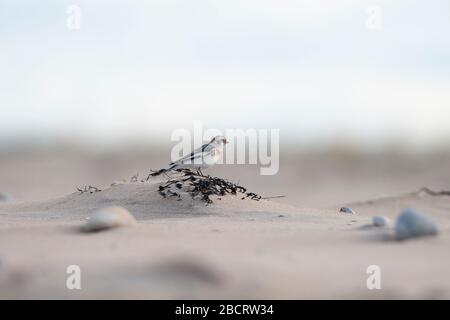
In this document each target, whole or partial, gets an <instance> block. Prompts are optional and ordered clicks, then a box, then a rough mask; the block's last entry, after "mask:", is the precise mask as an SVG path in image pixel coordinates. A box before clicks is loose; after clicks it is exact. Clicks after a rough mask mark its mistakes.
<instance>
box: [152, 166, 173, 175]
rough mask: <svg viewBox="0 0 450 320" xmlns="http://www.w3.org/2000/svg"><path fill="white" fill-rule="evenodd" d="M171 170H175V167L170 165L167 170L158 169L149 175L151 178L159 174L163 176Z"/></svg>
mask: <svg viewBox="0 0 450 320" xmlns="http://www.w3.org/2000/svg"><path fill="white" fill-rule="evenodd" d="M173 168H175V165H172V166H170V167H169V168H167V169H160V170H158V171H155V172H153V173H151V174H150V175H151V176H152V177H156V176H159V175H160V174H163V173H165V172H167V171H170V170H172V169H173Z"/></svg>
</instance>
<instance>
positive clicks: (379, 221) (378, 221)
mask: <svg viewBox="0 0 450 320" xmlns="http://www.w3.org/2000/svg"><path fill="white" fill-rule="evenodd" d="M389 223H390V220H389V218H386V217H384V216H373V217H372V224H373V225H374V226H376V227H385V226H388V225H389Z"/></svg>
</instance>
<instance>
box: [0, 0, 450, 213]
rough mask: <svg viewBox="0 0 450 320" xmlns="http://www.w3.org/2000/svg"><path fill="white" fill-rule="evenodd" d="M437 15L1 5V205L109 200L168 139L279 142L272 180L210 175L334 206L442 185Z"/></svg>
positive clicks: (361, 8)
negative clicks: (105, 194) (260, 131)
mask: <svg viewBox="0 0 450 320" xmlns="http://www.w3.org/2000/svg"><path fill="white" fill-rule="evenodd" d="M449 14H450V2H448V1H446V0H442V1H440V0H431V1H426V2H425V1H418V0H417V1H415V0H398V1H387V0H386V1H383V0H379V1H365V0H354V1H353V0H342V1H331V0H330V1H313V0H306V1H305V0H284V1H275V0H228V1H218V0H196V1H183V0H152V1H145V2H144V1H137V0H130V1H111V0H108V1H106V0H105V1H100V0H99V1H95V2H92V1H87V0H84V1H82V0H78V1H76V0H72V1H60V0H58V1H56V0H54V1H51V0H46V1H32V0H27V1H23V0H2V1H1V2H0V39H1V41H0V193H4V194H8V195H10V199H12V201H34V200H42V199H46V198H50V197H56V196H62V195H65V194H67V193H71V192H73V191H75V187H76V186H81V185H85V184H93V185H98V186H100V187H106V186H108V185H109V184H110V183H111V182H113V181H115V180H119V179H123V178H125V179H129V178H130V177H131V176H132V175H134V174H136V173H138V172H139V173H140V174H141V177H143V176H145V174H146V173H147V172H148V171H149V170H150V169H156V168H160V167H162V166H165V165H166V163H167V162H168V161H169V160H170V150H171V147H172V146H173V145H174V142H172V141H171V139H170V138H171V133H172V132H173V131H174V130H176V129H180V128H185V129H187V130H192V128H193V123H194V121H195V120H200V121H202V122H203V125H204V127H205V128H217V129H221V130H225V129H227V128H231V129H233V128H240V129H244V130H245V129H249V128H264V129H280V142H281V146H280V157H281V159H280V171H279V174H277V175H275V176H260V175H259V169H258V167H257V166H255V165H230V166H218V167H215V168H213V169H211V174H218V175H222V176H224V177H226V178H229V179H231V180H235V181H237V180H239V181H240V183H241V184H243V185H246V186H249V187H251V188H253V190H252V191H255V192H258V193H261V194H263V195H267V196H271V195H285V196H286V198H283V199H280V201H283V202H286V203H292V204H295V205H302V206H316V207H317V206H330V205H334V204H337V203H344V202H350V201H356V200H364V199H368V198H373V197H381V196H385V195H388V194H392V193H401V192H408V191H414V190H416V189H418V188H420V187H422V186H425V185H426V186H429V187H431V188H447V189H449V188H450V186H449V185H450V166H449V164H450V162H449V160H450V152H449V148H448V146H449V143H450V90H449V89H450V59H449V57H450V42H449V41H448V39H450V19H449Z"/></svg>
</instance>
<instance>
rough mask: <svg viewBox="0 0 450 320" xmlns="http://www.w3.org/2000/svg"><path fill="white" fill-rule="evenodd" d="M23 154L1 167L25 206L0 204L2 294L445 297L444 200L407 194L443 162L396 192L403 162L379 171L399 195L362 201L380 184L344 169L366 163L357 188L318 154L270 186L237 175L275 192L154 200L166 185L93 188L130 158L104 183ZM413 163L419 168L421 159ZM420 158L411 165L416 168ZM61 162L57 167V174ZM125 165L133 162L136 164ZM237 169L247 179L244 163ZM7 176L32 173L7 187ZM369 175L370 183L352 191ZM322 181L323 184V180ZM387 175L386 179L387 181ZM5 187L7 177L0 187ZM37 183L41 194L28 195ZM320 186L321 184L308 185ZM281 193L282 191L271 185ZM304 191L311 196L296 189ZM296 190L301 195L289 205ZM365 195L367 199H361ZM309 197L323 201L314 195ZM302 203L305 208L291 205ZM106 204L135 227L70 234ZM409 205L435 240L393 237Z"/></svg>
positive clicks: (449, 236)
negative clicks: (377, 282)
mask: <svg viewBox="0 0 450 320" xmlns="http://www.w3.org/2000/svg"><path fill="white" fill-rule="evenodd" d="M61 157H68V156H67V155H60V156H56V155H53V156H52V159H62V158H61ZM68 158H70V157H68ZM72 158H73V157H72ZM136 158H137V159H139V158H140V159H146V157H139V156H136ZM32 159H33V156H32V155H30V158H29V159H28V161H23V162H22V163H21V162H19V161H8V162H7V161H4V162H3V163H2V166H1V170H0V172H1V174H2V181H3V184H2V185H1V187H2V191H3V190H6V191H9V193H10V194H14V191H15V190H21V191H22V193H20V192H18V193H17V194H19V195H20V194H21V195H22V196H23V197H24V198H26V199H25V200H14V199H13V200H12V201H10V202H9V203H6V202H2V203H1V204H0V298H2V299H10V298H18V299H31V298H37V299H53V298H56V299H82V298H87V299H94V298H96V299H175V298H184V299H209V298H212V299H219V298H224V299H245V298H247V299H311V298H318V299H327V298H331V299H355V298H356V299H359V298H361V299H404V298H406V299H409V298H419V299H448V298H450V283H449V282H448V281H447V279H449V278H450V253H449V250H448V248H449V247H450V232H449V231H450V214H449V212H450V211H449V209H450V197H449V196H436V195H430V194H429V193H427V192H424V191H417V190H419V189H420V187H422V186H424V185H425V184H426V183H427V181H434V182H435V184H434V185H431V187H436V188H439V187H441V186H442V185H443V184H444V182H445V181H444V180H445V178H446V175H448V174H449V172H448V171H446V168H445V167H437V166H435V167H434V168H433V170H430V171H426V170H423V171H418V172H419V173H418V174H417V175H416V177H415V179H417V180H420V179H421V181H423V183H424V184H423V185H422V184H419V183H417V185H411V184H410V187H409V189H410V190H403V189H402V188H403V186H404V185H405V184H408V183H410V181H411V179H412V178H411V176H409V174H408V168H404V171H402V170H396V173H397V176H395V177H390V178H388V177H386V176H384V179H388V181H389V185H390V186H391V188H394V187H395V188H397V189H396V192H390V191H389V192H386V191H385V190H379V189H378V192H379V193H378V194H379V196H374V197H372V198H371V197H369V196H370V195H371V194H374V193H376V191H374V190H376V188H375V185H376V183H374V184H375V185H372V184H371V181H375V182H377V181H378V183H379V182H380V181H382V180H381V177H380V176H377V172H374V171H373V168H374V167H376V166H375V164H374V163H371V161H368V160H361V159H359V160H358V159H356V160H354V161H353V164H354V166H353V167H354V168H358V167H361V168H363V167H364V166H366V168H368V169H367V172H365V176H364V177H362V178H361V179H360V180H357V179H356V180H354V182H353V183H352V184H345V180H347V179H349V178H348V174H347V170H350V168H346V169H342V168H341V169H342V170H336V166H338V165H336V163H340V162H339V161H340V160H339V159H338V158H336V159H335V160H336V161H335V162H334V163H335V165H334V166H331V167H330V166H329V165H328V163H329V162H330V160H329V157H320V159H328V160H321V161H318V160H317V159H316V161H307V160H305V159H304V158H301V157H298V158H292V157H291V158H289V161H291V162H296V161H303V165H304V166H303V167H302V169H297V172H296V171H295V169H294V166H288V165H286V166H285V167H284V168H283V169H284V170H290V171H289V172H283V170H281V172H280V175H281V177H282V178H281V180H273V181H272V183H271V184H269V183H267V184H266V185H265V186H263V185H262V184H260V183H259V182H260V181H258V179H263V178H261V177H256V178H255V180H252V179H251V177H249V175H250V174H248V173H247V174H241V178H240V184H241V185H246V186H247V185H250V186H252V187H253V189H254V190H252V191H255V192H257V193H260V194H264V195H276V194H285V195H286V194H287V196H286V197H285V198H281V199H273V200H261V201H254V200H250V199H245V200H242V199H241V198H240V197H238V196H226V197H223V198H221V199H220V200H218V199H215V200H214V203H213V204H211V205H205V203H204V202H201V201H198V200H195V201H194V200H192V199H189V198H184V199H183V200H182V201H175V200H174V199H164V198H162V197H161V196H160V195H159V194H158V192H157V190H158V186H159V185H160V184H161V182H162V181H163V180H162V179H163V178H153V179H151V180H150V181H148V182H140V181H137V182H130V181H124V182H120V183H118V184H116V185H113V186H109V185H107V184H106V183H104V181H105V180H104V179H106V176H108V177H109V179H110V183H111V182H113V180H114V178H120V174H118V173H117V172H126V171H127V170H128V171H129V172H132V171H131V170H132V169H130V163H127V162H123V164H122V165H121V166H120V170H117V172H116V173H115V175H114V173H113V172H111V171H110V170H106V169H105V172H104V175H105V177H100V178H99V176H98V175H97V176H95V175H91V176H90V179H87V177H88V176H89V174H90V173H92V172H97V170H96V169H97V168H100V167H101V162H102V160H98V158H96V159H97V160H92V159H90V158H85V159H84V160H83V161H79V159H77V161H73V162H72V163H71V162H70V161H69V162H64V161H61V162H58V161H56V160H55V162H54V163H52V164H51V166H52V167H54V168H55V171H53V172H52V171H51V170H48V169H47V170H43V168H45V167H47V168H48V167H50V166H49V164H48V161H46V160H45V157H44V158H42V157H36V158H35V159H34V160H35V161H31V160H32ZM36 159H40V160H36ZM9 160H11V159H9ZM391 160H392V159H391ZM289 161H286V162H285V163H289ZM346 161H347V160H346ZM152 162H153V163H158V160H157V159H153V161H152ZM422 162H423V163H427V164H430V163H432V160H430V159H428V160H427V161H422ZM422 162H417V163H416V164H414V162H413V163H412V164H411V166H413V167H414V166H415V165H417V167H420V163H422ZM6 163H8V164H11V165H12V166H15V167H14V170H13V171H11V170H8V169H7V166H6V165H5V164H6ZM58 163H60V164H61V165H60V167H58V166H55V164H58ZM75 163H76V164H77V165H76V166H75V165H74V164H75ZM347 163H351V162H348V161H347ZM386 163H388V164H389V165H387V166H388V167H389V166H391V165H393V166H401V165H400V164H399V163H397V162H396V161H393V160H392V161H389V162H386ZM88 164H89V165H88ZM371 164H372V166H371ZM132 165H135V167H136V168H138V167H140V165H141V166H143V163H141V164H137V163H134V164H131V166H132ZM19 166H22V168H21V169H22V170H19V168H18V167H19ZM305 166H310V167H311V169H312V168H313V167H314V169H320V168H322V169H323V170H321V174H322V175H323V176H327V178H326V179H327V180H326V182H324V181H323V180H321V179H320V178H317V181H314V182H310V181H307V180H296V179H297V178H296V177H297V176H302V175H306V172H308V169H307V168H305ZM30 167H40V170H30ZM370 168H372V171H371V169H370ZM66 169H67V170H66ZM226 169H227V168H226V166H221V167H220V168H218V169H217V170H216V172H214V173H215V174H216V175H219V174H222V173H223V172H226ZM415 169H416V168H414V170H415ZM233 170H236V168H234V169H231V170H230V172H231V174H233ZM239 170H240V171H241V172H243V171H246V167H245V166H243V168H242V167H241V168H239ZM303 170H304V171H303ZM100 171H101V170H100ZM211 171H214V170H211ZM248 171H250V172H251V169H250V170H248ZM438 171H440V172H441V175H440V177H441V179H442V185H439V183H440V181H441V180H439V179H434V177H435V176H436V172H438ZM12 172H22V173H24V172H27V173H28V172H29V174H30V175H29V176H28V175H21V176H20V177H21V179H12V176H13V174H12ZM63 172H66V175H64V174H63ZM235 172H236V171H235ZM317 172H319V171H317ZM384 172H389V170H386V171H384ZM420 172H421V173H420ZM327 173H328V174H327ZM211 174H212V172H211ZM369 175H372V177H373V180H366V182H365V183H363V182H362V180H363V179H364V180H365V179H366V177H367V176H369ZM402 175H403V176H402ZM255 176H256V175H255ZM287 176H291V177H292V178H291V179H288V178H286V177H287ZM330 177H334V184H331V183H330V179H331V178H330ZM402 177H405V178H402ZM72 178H73V182H72V181H71V180H72ZM341 178H342V181H341ZM344 178H345V179H344ZM394 178H395V181H396V182H397V183H392V181H394ZM81 179H85V180H84V181H85V183H87V184H90V183H92V184H95V183H96V182H100V184H99V185H100V187H101V189H102V191H101V192H95V193H92V194H91V193H80V192H78V191H76V188H75V186H76V183H78V182H80V180H81ZM272 179H273V177H272ZM278 179H280V178H279V177H278ZM8 181H15V183H10V184H5V182H8ZM42 181H47V182H46V183H42ZM48 181H50V182H48ZM447 181H448V180H447ZM102 183H103V185H101V184H102ZM258 183H259V187H258ZM41 184H42V185H43V188H42V189H40V188H39V187H38V185H41ZM51 184H53V186H52V187H50V186H49V185H51ZM295 184H296V187H295V188H293V187H292V185H295ZM317 184H318V185H319V187H320V185H322V186H323V188H325V190H322V191H321V192H320V191H315V190H317V189H316V188H317ZM280 185H284V186H285V187H284V188H280V187H278V188H277V186H280ZM8 186H9V187H10V188H9V189H10V190H7V188H8ZM71 186H73V187H71ZM78 186H81V184H79V185H78ZM308 186H311V190H310V191H309V195H310V196H308V193H307V192H306V193H305V194H302V192H301V190H304V189H305V190H306V189H307V187H308ZM66 188H67V189H70V188H72V192H66V190H65V189H66ZM333 188H334V189H335V190H336V193H337V194H338V195H343V194H346V197H345V198H344V197H342V202H338V201H336V197H335V196H336V194H335V195H331V196H330V197H329V198H327V197H326V194H328V193H329V191H328V190H329V189H333ZM277 189H278V192H277ZM319 189H320V188H319ZM357 189H358V190H357ZM352 190H357V191H352ZM295 193H298V194H299V196H298V197H294V196H293V194H295ZM362 193H365V194H366V197H364V196H360V195H361V194H362ZM389 193H390V194H389ZM33 197H34V199H33ZM320 197H322V198H323V199H324V200H323V201H319V200H318V198H320ZM45 198H46V199H45ZM306 198H308V199H309V201H302V199H306ZM302 202H305V203H306V204H305V205H302ZM112 205H114V206H121V207H123V208H126V209H127V210H128V211H129V212H130V213H131V214H132V215H133V216H134V217H135V218H136V220H137V222H138V224H137V226H136V227H122V228H116V229H111V230H106V231H101V232H96V233H83V232H80V226H82V225H83V224H85V223H86V218H88V217H90V216H91V215H92V213H93V212H95V210H97V209H100V208H104V207H108V206H112ZM341 206H347V207H351V208H352V209H353V211H354V212H355V214H346V213H341V212H339V209H340V207H341ZM407 207H411V208H414V209H415V210H418V211H420V212H424V213H426V214H427V215H429V216H431V217H432V218H433V219H434V221H435V222H436V224H437V225H438V227H439V234H438V235H437V236H434V237H423V238H417V239H411V240H406V241H397V240H395V238H394V230H393V228H392V224H393V223H394V222H395V219H396V217H397V216H398V215H399V213H400V212H401V210H402V209H404V208H407ZM374 215H383V216H386V217H388V218H389V219H390V220H391V225H390V226H388V227H383V228H380V227H374V226H373V225H372V216H374ZM69 265H78V266H79V267H80V269H81V275H82V277H81V279H82V282H81V283H82V285H81V286H82V287H81V290H69V289H67V288H66V279H67V277H68V274H67V273H66V269H67V267H68V266H69ZM370 265H377V266H379V267H380V269H381V289H380V290H368V288H367V286H366V280H367V278H368V276H369V275H368V274H367V273H366V270H367V267H368V266H370Z"/></svg>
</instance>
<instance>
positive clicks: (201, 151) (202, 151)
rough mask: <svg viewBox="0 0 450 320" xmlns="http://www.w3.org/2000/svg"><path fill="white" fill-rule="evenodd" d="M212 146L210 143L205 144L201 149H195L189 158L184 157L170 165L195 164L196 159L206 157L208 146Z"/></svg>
mask: <svg viewBox="0 0 450 320" xmlns="http://www.w3.org/2000/svg"><path fill="white" fill-rule="evenodd" d="M209 145H210V144H209V143H205V144H204V145H202V146H201V147H200V148H197V149H195V150H194V151H192V152H191V154H188V155H187V156H184V157H182V158H180V159H178V160H176V161H174V162H171V163H170V165H174V164H178V163H183V162H185V161H191V162H193V161H194V160H195V159H198V158H200V157H204V156H206V155H207V154H206V153H205V152H207V149H208V146H209Z"/></svg>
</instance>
